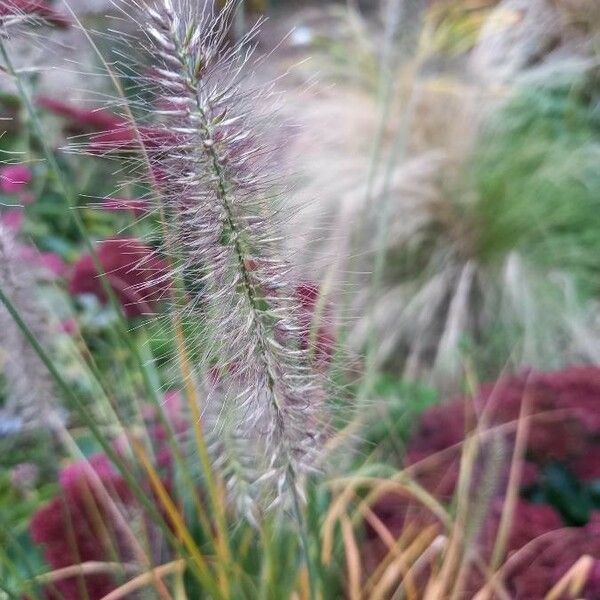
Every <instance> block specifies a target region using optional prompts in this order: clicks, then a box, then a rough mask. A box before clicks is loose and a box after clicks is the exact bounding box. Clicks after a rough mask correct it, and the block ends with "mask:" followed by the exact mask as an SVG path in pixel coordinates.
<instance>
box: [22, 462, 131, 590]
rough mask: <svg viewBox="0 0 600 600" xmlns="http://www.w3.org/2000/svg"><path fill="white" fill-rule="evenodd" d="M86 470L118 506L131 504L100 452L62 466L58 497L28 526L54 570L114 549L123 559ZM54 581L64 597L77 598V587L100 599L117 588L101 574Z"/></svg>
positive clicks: (101, 556) (103, 555) (107, 554)
mask: <svg viewBox="0 0 600 600" xmlns="http://www.w3.org/2000/svg"><path fill="white" fill-rule="evenodd" d="M90 468H91V469H92V470H93V471H94V472H95V473H96V474H97V476H98V477H99V478H100V480H101V482H102V485H103V486H104V488H105V489H106V490H107V492H108V493H109V494H110V496H111V497H112V498H113V500H115V501H118V502H119V504H120V505H124V504H125V505H126V504H127V503H130V502H131V494H130V492H129V490H128V489H127V486H126V485H125V482H124V480H123V479H122V478H121V477H120V476H119V475H118V474H117V472H116V471H115V470H114V468H113V466H112V465H111V463H110V461H109V460H108V458H107V457H106V456H104V455H103V454H97V455H95V456H92V457H91V458H90V459H89V465H86V463H85V462H79V463H75V464H72V465H70V466H68V467H66V468H65V469H63V471H62V472H61V475H60V489H61V491H60V495H59V496H57V497H56V498H54V499H53V500H51V501H50V503H48V504H47V505H45V506H43V507H42V508H40V509H39V510H38V511H37V512H36V513H35V515H34V516H33V518H32V520H31V523H30V526H29V530H30V533H31V538H32V540H33V541H34V542H35V543H36V544H40V545H41V546H42V547H43V549H44V558H45V559H46V561H47V562H48V564H49V565H50V566H51V567H52V568H53V569H60V568H62V567H68V566H70V565H74V564H79V563H81V562H86V561H106V560H108V559H109V557H111V556H114V553H116V554H117V556H120V557H121V559H122V560H126V558H127V556H126V555H127V553H126V551H125V549H124V548H123V543H122V542H121V541H120V540H119V536H118V534H117V532H116V531H115V529H114V526H113V523H112V520H111V518H110V517H109V511H108V509H107V507H106V504H105V502H104V501H103V500H101V499H100V497H99V495H98V493H97V491H96V490H95V487H94V485H93V484H92V480H91V479H90V474H89V470H88V469H90ZM55 585H56V588H57V591H58V592H59V593H60V594H62V596H63V597H64V599H65V600H80V598H81V597H82V588H83V589H85V590H86V593H87V595H86V596H85V597H89V600H99V599H100V598H102V597H104V596H105V595H106V594H108V593H109V592H111V591H112V590H113V589H115V587H116V584H115V581H114V579H113V578H112V577H111V576H110V575H104V574H100V575H98V574H94V575H86V576H85V577H80V576H75V577H71V578H67V579H61V580H59V581H57V582H56V583H55ZM48 594H49V596H50V598H52V597H53V596H52V595H51V594H50V592H48Z"/></svg>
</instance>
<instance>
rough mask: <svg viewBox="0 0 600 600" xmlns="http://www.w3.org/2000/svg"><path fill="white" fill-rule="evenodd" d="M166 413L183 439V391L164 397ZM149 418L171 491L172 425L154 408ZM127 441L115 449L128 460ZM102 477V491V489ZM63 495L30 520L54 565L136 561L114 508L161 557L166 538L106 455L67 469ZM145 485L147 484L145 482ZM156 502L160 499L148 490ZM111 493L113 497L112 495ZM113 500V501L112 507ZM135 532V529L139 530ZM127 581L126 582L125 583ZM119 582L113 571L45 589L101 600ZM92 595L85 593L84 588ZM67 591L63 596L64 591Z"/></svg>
mask: <svg viewBox="0 0 600 600" xmlns="http://www.w3.org/2000/svg"><path fill="white" fill-rule="evenodd" d="M164 414H165V418H166V420H167V421H168V422H169V423H170V427H171V428H172V430H173V431H174V433H175V435H176V436H177V438H178V439H179V441H181V436H183V435H185V432H186V431H187V429H188V421H187V420H186V419H185V415H184V412H183V407H182V403H181V396H180V393H179V392H177V391H172V392H168V393H167V394H165V398H164ZM143 416H144V421H145V425H146V429H147V432H148V437H149V439H150V441H151V444H152V449H153V455H154V463H155V466H156V468H157V469H158V472H159V474H160V476H161V479H162V482H163V485H164V486H165V487H166V489H167V490H171V489H172V483H173V478H174V471H173V464H172V463H173V456H172V446H171V445H170V443H169V438H168V435H167V430H166V426H165V425H164V424H163V422H162V421H161V420H160V419H159V418H158V415H157V411H156V409H155V408H154V407H153V406H148V407H147V408H146V411H145V414H144V415H143ZM126 443H127V440H126V439H124V438H123V439H120V440H117V441H115V442H114V443H113V448H114V450H115V452H117V453H118V454H119V455H120V456H121V458H122V459H123V460H124V461H127V455H126V452H125V448H126V447H127V445H126ZM93 474H95V476H96V477H97V478H98V479H99V481H100V485H101V488H100V489H101V490H103V491H102V493H100V491H99V488H98V482H97V480H95V479H94V477H93ZM59 483H60V492H59V495H58V496H57V497H56V498H54V499H53V500H51V501H50V502H49V503H48V504H46V505H45V506H43V507H42V508H40V509H38V511H37V512H36V513H35V514H34V516H33V518H32V520H31V522H30V533H31V538H32V540H33V541H34V542H35V543H36V544H39V545H40V546H42V548H43V552H44V558H45V560H46V562H47V563H48V565H49V566H50V567H51V568H52V569H60V568H62V567H68V566H70V565H75V564H80V563H82V562H86V561H100V562H106V561H110V562H114V561H117V562H123V563H126V562H134V558H135V557H134V555H133V551H132V548H131V544H130V543H129V542H128V541H127V539H126V538H125V536H124V535H123V534H122V531H121V530H119V528H118V527H117V526H116V524H115V523H116V521H115V517H114V508H115V507H116V508H117V509H118V510H119V512H120V513H121V514H122V515H123V516H124V518H125V519H126V520H127V522H128V525H130V526H131V525H134V528H135V527H139V529H140V533H141V534H142V535H143V540H140V541H141V542H142V543H143V545H144V548H146V550H147V551H148V552H149V553H150V556H151V558H152V559H153V560H160V555H161V552H163V548H164V539H163V537H162V534H161V532H160V530H159V529H158V527H157V526H156V525H155V524H154V523H153V522H152V520H151V519H150V517H149V516H148V514H147V512H146V510H145V509H144V507H143V505H142V504H140V503H139V502H138V501H137V499H136V498H135V496H134V494H133V493H132V491H131V489H130V488H129V486H128V484H127V482H126V481H125V479H123V477H122V476H121V475H120V474H119V473H118V471H117V470H116V468H115V467H114V466H113V464H112V463H111V462H110V460H109V459H108V457H107V456H106V455H104V454H96V455H94V456H91V457H90V458H89V459H88V461H87V462H86V461H79V462H76V463H73V464H71V465H69V466H67V467H65V468H64V469H63V470H62V471H61V473H60V478H59ZM141 485H144V483H143V482H141ZM147 492H148V496H149V497H150V499H151V501H152V502H154V503H155V504H156V505H157V506H160V504H159V502H158V500H156V499H154V498H153V497H152V493H151V492H150V490H149V489H148V490H147ZM107 497H108V498H107ZM109 502H110V503H112V504H113V506H112V510H111V506H110V505H109ZM134 533H135V532H134ZM121 583H122V582H121ZM118 585H119V582H118V581H117V580H115V578H114V577H113V576H111V575H105V574H94V575H90V574H86V575H85V576H84V577H82V576H75V577H70V578H66V579H61V580H59V581H57V582H56V584H55V587H54V588H52V587H48V588H47V589H45V590H44V593H45V594H46V597H47V598H48V599H49V600H81V599H82V598H89V600H98V599H100V598H103V597H104V596H105V595H106V594H108V593H109V592H110V591H112V590H114V589H115V588H116V587H117V586H118ZM84 587H85V590H86V592H87V594H86V593H85V592H84V591H83V588H84ZM59 594H61V595H59Z"/></svg>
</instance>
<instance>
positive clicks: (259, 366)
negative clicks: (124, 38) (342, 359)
mask: <svg viewBox="0 0 600 600" xmlns="http://www.w3.org/2000/svg"><path fill="white" fill-rule="evenodd" d="M207 4H209V3H206V4H205V5H204V6H203V7H199V6H198V4H197V3H196V2H191V1H188V0H178V1H176V2H172V1H171V0H161V1H160V2H156V3H155V4H154V5H153V6H149V7H143V8H142V9H141V10H142V11H143V12H144V13H145V15H146V22H145V24H144V25H143V26H142V30H143V31H144V32H145V34H146V38H147V39H145V40H144V42H143V43H144V44H145V45H146V47H147V48H149V55H150V58H151V60H152V61H153V68H152V71H151V74H150V77H149V79H148V81H147V84H148V87H149V89H150V90H151V91H152V92H153V94H154V95H155V101H156V105H157V106H159V108H157V109H156V110H154V111H153V112H154V116H155V117H157V118H158V120H159V122H160V124H161V126H162V127H164V132H165V134H168V135H165V136H164V137H165V139H168V140H169V142H168V144H163V145H162V146H159V147H155V148H149V147H146V152H147V153H148V156H149V158H150V161H151V164H152V167H153V169H154V173H155V174H156V173H157V172H158V173H160V177H159V179H160V182H159V183H158V187H159V190H160V195H161V198H162V204H161V208H160V210H161V211H162V212H163V214H164V217H165V220H166V223H167V227H166V232H165V250H166V253H167V254H169V255H170V256H171V260H172V264H173V265H174V268H175V271H176V278H178V279H179V280H180V281H181V282H183V285H184V287H185V290H184V291H185V300H184V301H183V302H179V303H178V306H176V307H175V310H181V311H182V315H183V316H184V317H185V318H186V319H188V318H189V317H191V318H192V319H194V320H195V319H198V323H199V325H198V326H199V327H202V331H203V336H204V339H205V341H206V340H208V342H207V343H206V348H208V350H206V351H205V359H206V363H205V368H207V370H208V371H209V372H210V377H209V380H210V385H209V387H210V390H209V391H208V398H207V406H206V407H203V409H204V415H203V417H204V421H205V424H206V425H208V427H209V428H210V431H209V432H208V437H209V445H210V447H211V450H212V451H213V453H214V458H215V464H216V465H217V466H218V467H220V468H221V470H222V472H223V474H224V476H225V478H226V480H227V483H228V487H229V488H230V490H231V492H232V493H233V494H234V496H236V497H237V498H238V500H240V501H241V504H242V506H243V507H244V508H245V510H244V512H245V513H246V514H248V510H246V509H250V507H253V506H258V505H259V504H260V503H257V502H256V501H257V500H258V499H259V498H260V499H261V501H262V502H266V501H267V499H268V501H269V502H275V503H276V502H278V501H279V500H281V498H282V497H285V494H283V493H282V492H283V491H284V490H288V491H289V490H290V489H296V490H298V491H300V488H301V483H300V481H301V478H302V475H303V474H306V473H307V472H310V471H311V470H312V469H313V467H314V462H315V458H316V457H317V456H319V454H320V453H321V448H322V443H321V442H322V440H323V437H324V427H323V424H324V412H325V407H324V401H325V398H324V392H323V388H322V385H321V382H320V380H319V379H320V377H319V375H318V374H317V372H316V370H315V369H314V365H312V364H311V354H310V350H309V349H308V348H304V347H302V343H301V337H302V331H303V323H302V312H301V306H300V303H299V302H298V300H297V299H295V297H294V290H295V289H296V287H297V285H298V282H297V281H295V278H294V276H293V268H292V266H291V264H290V262H289V260H288V259H287V258H286V257H285V256H284V255H283V250H282V247H281V242H282V239H281V235H280V233H279V231H280V230H281V229H280V227H281V222H282V220H283V219H285V218H286V217H288V216H289V213H288V212H287V211H286V210H284V209H283V208H282V206H281V203H280V200H281V195H282V191H281V186H280V184H279V183H278V182H277V181H276V178H274V177H273V168H272V164H273V162H274V161H275V154H274V148H272V147H271V145H270V142H269V137H268V135H266V133H265V127H266V126H267V125H268V123H269V121H270V118H271V114H272V113H271V106H272V104H273V102H272V91H271V88H269V87H266V88H265V89H251V88H252V86H251V85H249V83H248V74H249V72H251V71H250V69H251V66H252V63H254V60H255V59H254V46H253V45H252V40H253V38H254V37H255V35H256V32H257V29H256V28H254V29H252V31H251V32H250V33H249V34H248V35H247V36H246V37H245V38H244V39H243V40H241V42H240V43H239V44H235V45H230V44H229V42H228V30H229V24H230V22H231V19H232V17H233V14H234V11H235V9H236V6H237V3H235V2H232V3H228V4H227V5H226V7H225V8H224V9H223V10H222V11H221V12H220V13H218V14H215V13H213V11H212V10H211V9H210V8H207V6H206V5H207ZM262 502H261V503H262Z"/></svg>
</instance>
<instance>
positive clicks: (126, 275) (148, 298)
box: [69, 238, 171, 316]
mask: <svg viewBox="0 0 600 600" xmlns="http://www.w3.org/2000/svg"><path fill="white" fill-rule="evenodd" d="M97 255H98V260H99V262H100V265H101V266H102V268H103V270H104V272H105V274H106V277H107V279H108V282H109V284H110V286H111V288H112V290H113V291H114V293H115V295H116V296H117V298H118V299H119V300H120V302H121V305H122V306H123V309H124V311H125V314H126V315H127V316H140V315H146V314H151V313H153V312H154V310H155V308H156V306H157V304H158V303H159V302H160V301H161V300H162V299H163V298H165V296H166V295H167V294H168V292H169V290H170V287H171V285H170V281H171V278H170V271H169V269H168V266H167V264H166V262H165V261H164V260H163V259H162V258H161V257H160V256H159V255H158V253H157V252H156V251H155V250H153V249H152V248H150V247H149V246H146V245H145V244H144V243H143V242H141V241H140V240H136V239H126V238H115V239H110V240H104V241H103V242H101V243H100V244H99V246H98V249H97ZM69 291H70V292H71V294H74V295H78V294H93V295H94V296H96V297H97V298H98V299H99V300H100V301H101V302H103V303H106V302H107V297H106V294H105V293H104V289H103V287H102V281H101V279H100V276H99V274H98V272H97V271H96V268H95V266H94V261H93V260H92V257H91V256H90V255H87V254H86V255H84V256H82V257H81V258H80V259H79V260H78V261H77V263H76V264H75V265H74V267H73V271H72V273H71V277H70V281H69Z"/></svg>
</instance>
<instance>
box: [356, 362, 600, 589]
mask: <svg viewBox="0 0 600 600" xmlns="http://www.w3.org/2000/svg"><path fill="white" fill-rule="evenodd" d="M523 402H526V403H527V404H526V406H527V412H528V414H529V415H531V421H530V430H529V435H528V438H527V448H526V455H525V463H524V471H523V476H522V478H521V482H520V484H521V488H522V489H525V488H528V487H529V486H530V485H532V484H533V483H535V482H536V480H538V478H539V473H540V470H541V469H542V468H544V467H545V466H546V465H547V464H549V463H551V462H556V461H558V462H560V463H561V464H563V465H564V466H566V467H567V468H568V469H570V470H571V472H573V473H574V474H575V475H576V476H577V477H578V478H579V479H580V480H583V481H589V480H592V479H595V478H598V477H599V476H600V443H599V441H600V411H599V410H598V406H600V368H598V367H593V366H583V367H569V368H566V369H563V370H561V371H557V372H552V373H538V372H534V371H529V372H526V373H523V374H521V375H518V376H513V377H506V378H503V379H501V380H499V381H497V382H495V383H493V384H487V385H484V386H482V387H481V389H480V391H479V393H478V394H477V395H476V397H475V398H474V399H472V400H471V399H467V400H465V399H460V400H457V401H454V402H450V403H448V404H446V405H443V406H438V407H434V408H430V409H428V410H427V411H425V412H424V413H423V415H422V419H421V422H420V425H419V427H418V429H417V430H416V432H415V434H414V435H413V437H412V438H411V440H410V441H409V444H408V449H407V457H406V463H407V466H409V467H412V469H413V476H414V477H415V478H416V479H417V481H418V482H419V483H420V484H421V485H422V486H423V487H425V488H426V489H428V490H429V491H430V492H431V493H433V494H434V495H435V496H436V497H437V498H438V499H440V500H442V501H447V500H449V499H450V498H451V496H452V495H453V494H454V492H455V489H456V484H457V481H458V475H459V469H460V464H459V461H460V454H461V450H462V442H463V441H464V439H465V436H466V435H467V433H468V432H469V431H470V430H472V429H473V427H474V426H475V424H476V423H477V421H478V419H480V418H481V417H482V415H485V417H486V419H487V422H488V427H489V428H494V427H495V428H496V431H497V432H498V433H497V434H496V436H495V439H496V441H498V436H500V439H502V441H503V446H504V447H505V448H509V449H510V448H512V447H513V444H514V437H515V430H516V421H517V420H518V418H519V415H520V414H521V408H522V406H523ZM488 439H489V440H491V439H492V438H491V437H490V438H488ZM493 451H494V449H493V448H492V443H488V442H486V441H485V438H482V441H481V448H480V451H479V454H480V458H481V459H482V460H481V465H477V464H476V466H475V473H474V475H475V485H477V482H478V481H480V478H481V477H482V476H483V473H480V472H478V468H479V469H480V470H481V471H483V470H484V469H485V468H486V464H487V463H486V455H489V453H490V452H493ZM507 474H508V465H506V467H505V469H504V472H501V477H500V479H501V481H499V482H498V483H497V488H496V495H497V499H496V500H495V501H494V505H493V508H492V510H491V512H490V514H489V515H488V517H487V520H486V522H485V524H484V527H483V531H482V533H481V539H480V545H481V555H482V556H483V557H488V558H489V557H490V556H491V553H492V550H493V545H494V541H495V539H496V532H497V530H498V525H499V521H500V515H501V507H502V505H503V496H504V493H505V488H506V479H507ZM373 511H374V513H375V514H376V515H377V517H378V518H379V519H380V520H381V521H382V522H383V523H384V524H385V526H386V527H387V528H388V529H389V530H390V532H391V533H392V534H393V535H394V536H398V535H399V534H400V532H401V531H402V530H403V528H404V527H405V525H406V524H407V523H408V522H410V523H412V524H413V525H414V524H417V525H419V524H421V525H422V524H426V523H427V524H431V523H432V522H435V518H434V517H433V516H432V515H431V514H430V513H428V512H427V511H425V510H424V509H418V508H416V507H415V506H414V505H411V504H410V503H409V502H408V501H407V499H406V498H404V497H401V496H397V495H387V496H385V497H383V498H381V499H380V500H379V502H378V503H376V504H375V505H374V507H373ZM550 532H555V533H550ZM366 534H367V540H366V550H365V556H368V557H370V561H371V564H372V566H376V564H377V563H378V561H380V560H381V559H382V558H383V556H384V555H385V553H386V550H385V547H384V546H383V544H382V543H381V541H380V540H379V537H378V535H377V534H376V531H375V530H374V529H372V528H369V527H367V531H366ZM507 550H508V552H509V555H510V554H511V553H512V554H513V555H514V553H518V554H516V555H514V556H515V557H516V558H515V560H512V561H511V565H512V566H511V569H510V570H509V572H507V573H506V581H505V583H506V585H507V586H508V588H509V592H510V593H511V597H514V598H527V599H528V600H536V599H538V598H540V599H541V598H543V597H544V596H545V594H547V593H548V591H549V590H550V589H551V588H552V586H553V585H554V584H556V582H557V581H558V580H559V579H560V578H561V577H562V576H563V575H564V574H565V573H566V572H567V571H568V570H569V569H570V568H571V567H572V566H573V564H574V563H575V562H576V561H577V560H578V559H579V558H580V557H581V556H582V555H583V554H589V555H590V556H592V557H593V558H595V559H597V566H596V567H595V568H594V572H593V573H592V575H591V576H590V578H589V579H588V583H587V588H586V594H585V597H586V598H587V597H589V598H600V511H596V512H594V513H592V519H591V521H590V523H588V525H587V526H585V527H580V528H564V527H562V523H561V518H560V516H559V514H558V513H557V512H556V511H555V510H554V508H552V507H550V506H546V505H541V504H532V503H529V502H527V501H525V500H519V502H518V503H517V506H516V509H515V514H514V518H513V522H512V529H511V533H510V536H509V540H508V548H507ZM521 554H522V556H521ZM517 558H518V559H517ZM470 579H471V583H470V585H472V586H473V590H475V589H478V588H477V586H478V585H479V588H480V587H481V584H482V582H481V581H479V580H478V578H477V575H476V574H475V573H474V574H473V576H472V577H471V578H470ZM513 594H514V595H513ZM467 597H470V596H467Z"/></svg>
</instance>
